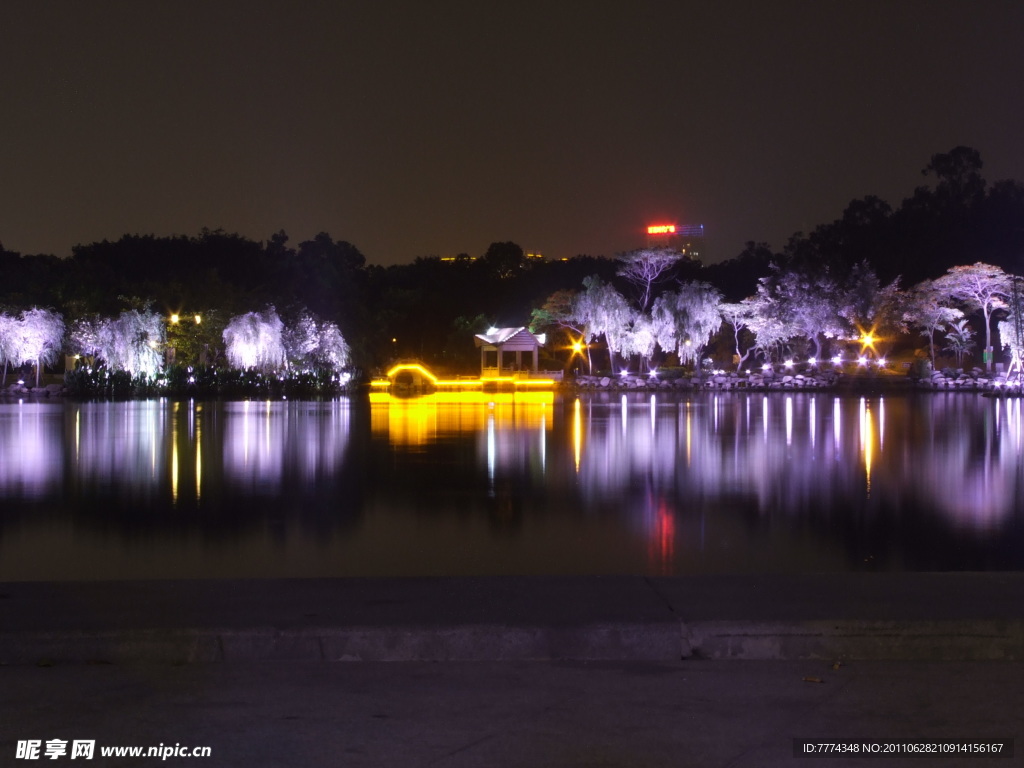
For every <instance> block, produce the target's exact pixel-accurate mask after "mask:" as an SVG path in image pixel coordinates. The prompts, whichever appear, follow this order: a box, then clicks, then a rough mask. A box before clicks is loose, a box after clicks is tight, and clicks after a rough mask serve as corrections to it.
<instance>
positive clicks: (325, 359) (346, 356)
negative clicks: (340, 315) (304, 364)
mask: <svg viewBox="0 0 1024 768" xmlns="http://www.w3.org/2000/svg"><path fill="white" fill-rule="evenodd" d="M319 331H320V332H319V337H318V339H317V346H316V349H315V350H314V351H313V360H314V361H315V362H316V363H317V365H320V366H322V367H324V368H330V369H331V370H332V371H334V372H335V373H340V372H341V371H342V370H344V369H345V368H347V367H348V365H349V361H350V360H351V349H350V347H349V345H348V342H346V341H345V337H344V336H342V335H341V330H340V329H339V328H338V326H336V325H335V324H334V323H331V322H324V323H321V324H320V328H319Z"/></svg>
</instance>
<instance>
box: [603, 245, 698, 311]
mask: <svg viewBox="0 0 1024 768" xmlns="http://www.w3.org/2000/svg"><path fill="white" fill-rule="evenodd" d="M681 258H683V254H681V253H680V252H679V251H674V250H672V249H671V248H646V249H641V250H638V251H630V252H629V253H624V254H622V255H620V256H619V261H621V262H622V266H621V267H619V272H618V274H619V276H620V277H624V278H626V279H627V280H629V282H631V283H633V284H634V285H635V286H636V287H637V289H638V291H639V293H640V301H639V304H640V311H641V312H646V311H647V307H648V305H649V304H650V303H651V291H652V290H653V288H654V284H655V283H656V282H658V280H660V279H661V278H662V277H663V276H664V275H665V273H667V272H668V271H669V270H670V269H671V268H672V267H673V266H675V264H677V263H678V262H679V260H680V259H681Z"/></svg>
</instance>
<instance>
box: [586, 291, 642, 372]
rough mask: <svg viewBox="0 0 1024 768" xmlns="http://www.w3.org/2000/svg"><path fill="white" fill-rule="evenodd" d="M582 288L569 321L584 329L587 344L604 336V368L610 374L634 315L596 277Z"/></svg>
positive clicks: (616, 295) (627, 304)
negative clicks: (606, 356)
mask: <svg viewBox="0 0 1024 768" xmlns="http://www.w3.org/2000/svg"><path fill="white" fill-rule="evenodd" d="M583 288H584V289H583V291H581V292H580V293H578V294H577V295H576V301H575V302H574V304H573V317H575V318H576V321H577V322H578V323H580V325H581V327H583V328H585V329H586V331H587V334H588V335H587V339H586V341H587V342H588V343H589V342H591V341H593V340H594V339H596V338H597V337H598V336H604V339H605V342H606V343H607V344H608V364H609V366H611V368H612V370H614V369H615V360H614V357H613V353H618V352H619V351H620V350H621V349H622V341H623V339H624V337H625V335H626V333H627V331H628V330H629V328H630V325H631V324H632V322H633V319H634V316H635V314H636V313H635V312H634V311H633V309H632V308H631V307H630V306H629V302H628V301H626V299H625V297H624V296H623V295H622V294H621V293H619V292H618V291H617V290H615V288H614V287H613V286H611V285H609V284H607V283H605V282H603V281H602V280H601V278H599V277H597V276H596V275H592V276H590V277H587V278H584V280H583Z"/></svg>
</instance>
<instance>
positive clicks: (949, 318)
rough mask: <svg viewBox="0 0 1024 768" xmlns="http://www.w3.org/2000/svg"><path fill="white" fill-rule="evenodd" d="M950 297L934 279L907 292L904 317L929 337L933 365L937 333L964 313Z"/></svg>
mask: <svg viewBox="0 0 1024 768" xmlns="http://www.w3.org/2000/svg"><path fill="white" fill-rule="evenodd" d="M947 301H948V297H947V296H945V295H944V294H943V292H942V291H940V290H938V289H937V288H936V287H935V281H934V280H923V281H921V282H920V283H918V284H917V285H915V286H914V287H913V288H912V289H911V290H910V292H909V293H908V294H907V303H906V308H905V310H904V317H905V318H906V320H907V322H909V323H910V324H911V325H913V326H914V327H915V328H920V329H921V335H922V336H925V337H927V338H928V349H929V351H930V353H931V361H932V366H933V367H934V365H935V334H936V333H938V332H939V331H942V330H944V329H945V328H947V327H949V326H950V325H951V324H952V323H954V322H956V321H957V320H960V319H961V318H962V317H963V316H964V313H963V312H962V311H961V310H959V309H957V308H956V307H951V306H949V305H948V304H947V303H946V302H947Z"/></svg>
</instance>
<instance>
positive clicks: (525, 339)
mask: <svg viewBox="0 0 1024 768" xmlns="http://www.w3.org/2000/svg"><path fill="white" fill-rule="evenodd" d="M545 335H546V334H543V333H540V334H535V333H530V331H529V329H527V328H525V327H524V326H519V327H518V328H490V329H488V331H487V333H478V334H476V336H474V337H473V338H474V342H475V343H476V345H477V346H478V347H480V346H483V345H484V344H487V345H490V346H494V347H505V346H512V345H515V346H529V347H539V346H543V345H544V342H545V341H546V339H545Z"/></svg>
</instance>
